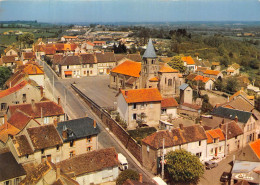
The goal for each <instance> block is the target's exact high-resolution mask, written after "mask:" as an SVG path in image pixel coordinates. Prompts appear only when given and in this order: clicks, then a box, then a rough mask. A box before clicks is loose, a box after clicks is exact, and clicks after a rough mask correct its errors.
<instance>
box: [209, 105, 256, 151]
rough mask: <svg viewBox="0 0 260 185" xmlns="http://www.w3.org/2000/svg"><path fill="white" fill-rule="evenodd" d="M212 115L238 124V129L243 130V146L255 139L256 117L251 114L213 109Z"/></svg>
mask: <svg viewBox="0 0 260 185" xmlns="http://www.w3.org/2000/svg"><path fill="white" fill-rule="evenodd" d="M211 114H212V115H215V116H218V117H221V118H228V119H232V120H235V122H237V123H238V125H239V126H240V128H241V129H242V130H243V145H242V147H244V146H246V144H247V143H249V142H251V141H254V140H255V139H256V137H257V134H258V133H257V130H256V119H257V118H256V117H255V116H254V114H253V113H252V112H246V111H241V110H237V109H230V108H224V107H218V108H215V109H214V110H213V111H212V113H211Z"/></svg>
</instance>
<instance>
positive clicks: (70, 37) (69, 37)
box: [63, 35, 78, 39]
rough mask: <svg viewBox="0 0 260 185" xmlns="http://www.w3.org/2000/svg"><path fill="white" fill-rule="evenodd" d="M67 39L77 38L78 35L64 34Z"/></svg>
mask: <svg viewBox="0 0 260 185" xmlns="http://www.w3.org/2000/svg"><path fill="white" fill-rule="evenodd" d="M63 37H64V38H65V39H77V38H78V36H68V35H64V36H63Z"/></svg>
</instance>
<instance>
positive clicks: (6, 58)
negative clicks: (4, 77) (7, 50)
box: [0, 56, 16, 67]
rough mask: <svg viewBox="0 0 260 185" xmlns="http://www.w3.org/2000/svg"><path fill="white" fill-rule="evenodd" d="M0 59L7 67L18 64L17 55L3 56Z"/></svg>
mask: <svg viewBox="0 0 260 185" xmlns="http://www.w3.org/2000/svg"><path fill="white" fill-rule="evenodd" d="M0 60H1V62H0V63H2V65H3V66H6V67H12V66H13V65H16V59H15V56H2V57H1V58H0Z"/></svg>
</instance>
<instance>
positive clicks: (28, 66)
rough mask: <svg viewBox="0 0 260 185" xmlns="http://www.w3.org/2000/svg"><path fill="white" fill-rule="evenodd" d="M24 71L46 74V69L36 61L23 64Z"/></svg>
mask: <svg viewBox="0 0 260 185" xmlns="http://www.w3.org/2000/svg"><path fill="white" fill-rule="evenodd" d="M22 68H23V72H24V73H26V74H28V75H40V74H44V71H43V70H42V69H41V68H40V67H39V66H38V65H37V64H36V63H27V64H26V65H24V66H22Z"/></svg>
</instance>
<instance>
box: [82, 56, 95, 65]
mask: <svg viewBox="0 0 260 185" xmlns="http://www.w3.org/2000/svg"><path fill="white" fill-rule="evenodd" d="M80 61H81V63H82V64H96V63H97V59H96V56H95V55H94V54H90V53H88V54H81V55H80Z"/></svg>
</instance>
